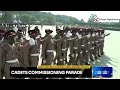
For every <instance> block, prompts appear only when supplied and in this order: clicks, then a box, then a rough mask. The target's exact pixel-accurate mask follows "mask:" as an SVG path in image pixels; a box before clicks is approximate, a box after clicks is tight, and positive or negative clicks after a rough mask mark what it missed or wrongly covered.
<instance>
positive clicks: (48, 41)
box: [41, 29, 54, 65]
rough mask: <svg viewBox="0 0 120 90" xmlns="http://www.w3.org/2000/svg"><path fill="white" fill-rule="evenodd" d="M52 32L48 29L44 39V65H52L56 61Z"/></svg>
mask: <svg viewBox="0 0 120 90" xmlns="http://www.w3.org/2000/svg"><path fill="white" fill-rule="evenodd" d="M52 32H53V31H52V30H50V29H46V30H45V33H46V35H45V36H44V37H43V38H42V55H41V57H42V65H51V64H52V62H53V59H54V53H53V48H54V47H53V44H54V42H53V35H52Z"/></svg>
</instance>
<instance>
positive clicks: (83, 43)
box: [80, 29, 88, 64]
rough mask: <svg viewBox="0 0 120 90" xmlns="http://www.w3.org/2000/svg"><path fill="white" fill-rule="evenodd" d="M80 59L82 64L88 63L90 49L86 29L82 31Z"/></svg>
mask: <svg viewBox="0 0 120 90" xmlns="http://www.w3.org/2000/svg"><path fill="white" fill-rule="evenodd" d="M80 56H81V57H80V58H81V60H82V61H81V62H82V64H83V63H86V64H87V63H88V62H87V61H88V48H87V36H86V29H82V38H81V51H80Z"/></svg>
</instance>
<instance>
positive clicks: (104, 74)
mask: <svg viewBox="0 0 120 90" xmlns="http://www.w3.org/2000/svg"><path fill="white" fill-rule="evenodd" d="M112 76H113V69H112V67H92V77H93V78H111V77H112Z"/></svg>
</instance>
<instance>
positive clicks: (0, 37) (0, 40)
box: [0, 29, 5, 46]
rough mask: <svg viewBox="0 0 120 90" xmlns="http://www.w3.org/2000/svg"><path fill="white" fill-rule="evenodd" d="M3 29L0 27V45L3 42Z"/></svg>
mask: <svg viewBox="0 0 120 90" xmlns="http://www.w3.org/2000/svg"><path fill="white" fill-rule="evenodd" d="M4 33H5V31H4V30H1V29H0V46H1V45H2V43H3V35H4Z"/></svg>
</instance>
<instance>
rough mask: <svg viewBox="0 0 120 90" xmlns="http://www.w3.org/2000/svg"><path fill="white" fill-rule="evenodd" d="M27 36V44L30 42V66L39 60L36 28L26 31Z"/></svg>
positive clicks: (34, 65)
mask: <svg viewBox="0 0 120 90" xmlns="http://www.w3.org/2000/svg"><path fill="white" fill-rule="evenodd" d="M28 33H29V36H30V40H29V44H30V51H29V54H30V58H29V59H30V66H31V67H37V65H38V61H39V52H40V50H39V49H40V46H39V45H40V44H38V42H37V39H36V37H37V31H36V30H29V31H28Z"/></svg>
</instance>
